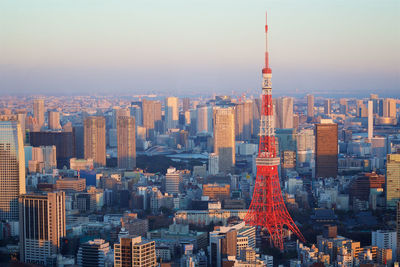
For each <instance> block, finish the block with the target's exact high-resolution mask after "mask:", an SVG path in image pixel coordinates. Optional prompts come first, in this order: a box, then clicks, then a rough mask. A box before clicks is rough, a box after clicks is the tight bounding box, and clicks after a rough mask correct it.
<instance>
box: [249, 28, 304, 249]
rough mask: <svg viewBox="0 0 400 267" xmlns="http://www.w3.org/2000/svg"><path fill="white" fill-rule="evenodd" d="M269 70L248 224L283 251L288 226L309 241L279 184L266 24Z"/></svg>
mask: <svg viewBox="0 0 400 267" xmlns="http://www.w3.org/2000/svg"><path fill="white" fill-rule="evenodd" d="M265 39H266V42H265V43H266V49H265V67H264V68H263V70H262V76H263V80H262V104H261V121H260V144H259V149H258V157H257V158H256V166H257V177H256V183H255V186H254V193H253V198H252V201H251V204H250V208H249V210H248V211H247V214H246V217H245V219H244V220H245V222H246V224H249V225H252V226H256V227H261V228H266V229H267V230H268V232H269V234H270V241H271V245H273V246H275V247H276V248H279V249H280V250H281V251H282V250H283V239H284V227H287V228H288V229H289V230H291V231H292V232H293V233H294V234H296V235H297V236H298V237H299V239H300V240H302V241H303V242H304V241H305V239H304V237H303V235H302V234H301V233H300V231H299V229H298V228H297V226H296V224H295V223H294V222H293V219H292V217H291V216H290V214H289V212H288V211H287V209H286V206H285V203H284V202H283V197H282V191H281V185H280V183H279V175H278V165H279V162H280V159H279V157H277V153H276V148H275V129H274V125H273V105H272V85H271V77H272V71H271V68H270V67H269V62H268V26H267V24H265Z"/></svg>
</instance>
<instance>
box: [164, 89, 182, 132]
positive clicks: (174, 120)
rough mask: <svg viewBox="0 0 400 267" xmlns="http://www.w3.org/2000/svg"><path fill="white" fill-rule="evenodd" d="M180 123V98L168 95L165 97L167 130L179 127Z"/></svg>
mask: <svg viewBox="0 0 400 267" xmlns="http://www.w3.org/2000/svg"><path fill="white" fill-rule="evenodd" d="M178 123H179V99H178V98H177V97H167V98H166V99H165V125H166V130H168V129H173V128H178Z"/></svg>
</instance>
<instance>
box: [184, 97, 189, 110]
mask: <svg viewBox="0 0 400 267" xmlns="http://www.w3.org/2000/svg"><path fill="white" fill-rule="evenodd" d="M189 109H190V98H188V97H185V98H183V99H182V110H183V113H185V112H186V111H188V110H189Z"/></svg>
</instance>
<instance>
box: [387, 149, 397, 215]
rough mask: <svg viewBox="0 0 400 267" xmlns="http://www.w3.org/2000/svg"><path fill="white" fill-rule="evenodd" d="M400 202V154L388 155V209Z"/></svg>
mask: <svg viewBox="0 0 400 267" xmlns="http://www.w3.org/2000/svg"><path fill="white" fill-rule="evenodd" d="M398 201H400V154H388V155H387V160H386V208H390V209H394V208H396V205H397V202H398Z"/></svg>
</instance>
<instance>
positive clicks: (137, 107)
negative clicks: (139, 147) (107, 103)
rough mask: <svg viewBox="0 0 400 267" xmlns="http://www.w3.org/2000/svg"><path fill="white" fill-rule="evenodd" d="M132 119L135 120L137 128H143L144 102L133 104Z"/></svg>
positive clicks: (131, 108)
mask: <svg viewBox="0 0 400 267" xmlns="http://www.w3.org/2000/svg"><path fill="white" fill-rule="evenodd" d="M129 109H130V114H131V117H133V118H135V125H136V126H143V112H142V111H143V108H142V102H140V101H138V102H132V103H131V106H130V108H129Z"/></svg>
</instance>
